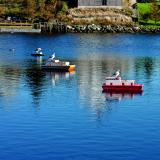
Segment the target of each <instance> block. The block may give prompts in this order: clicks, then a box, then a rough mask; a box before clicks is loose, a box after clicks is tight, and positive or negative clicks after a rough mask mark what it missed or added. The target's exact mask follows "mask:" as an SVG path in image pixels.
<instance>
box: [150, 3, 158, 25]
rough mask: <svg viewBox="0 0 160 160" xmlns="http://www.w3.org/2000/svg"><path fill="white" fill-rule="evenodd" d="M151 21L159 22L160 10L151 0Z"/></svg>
mask: <svg viewBox="0 0 160 160" xmlns="http://www.w3.org/2000/svg"><path fill="white" fill-rule="evenodd" d="M151 19H153V20H154V21H155V24H156V23H157V20H160V9H159V6H158V3H157V2H156V0H153V2H152V5H151Z"/></svg>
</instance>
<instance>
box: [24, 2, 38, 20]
mask: <svg viewBox="0 0 160 160" xmlns="http://www.w3.org/2000/svg"><path fill="white" fill-rule="evenodd" d="M23 7H24V15H26V18H27V19H28V20H31V21H33V20H34V18H35V16H36V15H35V13H36V2H35V0H23Z"/></svg>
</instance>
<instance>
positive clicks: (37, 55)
mask: <svg viewBox="0 0 160 160" xmlns="http://www.w3.org/2000/svg"><path fill="white" fill-rule="evenodd" d="M31 56H35V57H40V56H44V54H34V53H33V54H31Z"/></svg>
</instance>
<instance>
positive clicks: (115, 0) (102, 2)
mask: <svg viewBox="0 0 160 160" xmlns="http://www.w3.org/2000/svg"><path fill="white" fill-rule="evenodd" d="M122 5H123V0H78V7H80V6H122Z"/></svg>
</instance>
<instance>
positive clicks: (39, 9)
mask: <svg viewBox="0 0 160 160" xmlns="http://www.w3.org/2000/svg"><path fill="white" fill-rule="evenodd" d="M67 10H68V5H67V3H66V2H64V1H61V0H0V17H2V16H3V17H7V16H11V17H12V16H16V17H18V18H20V19H26V20H29V21H31V22H33V21H50V20H52V19H54V18H55V17H56V15H57V14H59V12H60V13H62V14H64V13H65V12H66V11H67Z"/></svg>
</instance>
